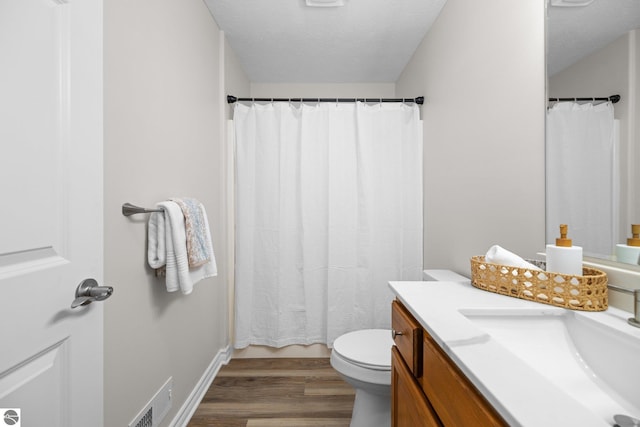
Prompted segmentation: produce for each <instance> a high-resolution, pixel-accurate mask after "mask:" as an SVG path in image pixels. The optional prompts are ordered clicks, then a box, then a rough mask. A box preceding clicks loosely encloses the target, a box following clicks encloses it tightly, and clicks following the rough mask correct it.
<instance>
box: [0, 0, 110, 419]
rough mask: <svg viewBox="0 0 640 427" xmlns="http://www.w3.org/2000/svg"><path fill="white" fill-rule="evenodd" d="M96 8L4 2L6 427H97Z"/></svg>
mask: <svg viewBox="0 0 640 427" xmlns="http://www.w3.org/2000/svg"><path fill="white" fill-rule="evenodd" d="M101 2H102V0H0V408H3V409H2V413H0V426H2V427H4V426H5V425H14V426H23V427H40V426H43V427H50V426H60V427H99V426H102V424H103V421H102V420H103V409H102V397H103V396H102V393H103V392H102V386H103V380H102V376H103V367H102V308H103V304H105V303H108V300H107V301H104V302H94V303H91V304H88V305H85V306H81V307H79V308H75V309H71V308H70V306H71V303H72V301H73V299H74V295H75V289H76V287H77V285H78V284H79V283H80V282H81V281H82V280H83V279H86V278H94V279H96V280H97V281H98V283H99V284H101V285H103V283H102V3H101ZM9 410H15V412H9ZM5 414H6V415H5ZM3 422H4V423H3Z"/></svg>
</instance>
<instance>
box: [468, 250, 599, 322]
mask: <svg viewBox="0 0 640 427" xmlns="http://www.w3.org/2000/svg"><path fill="white" fill-rule="evenodd" d="M529 262H531V263H532V264H535V265H537V266H538V267H540V268H542V270H544V264H545V263H544V262H542V261H529ZM582 274H583V275H582V276H571V275H567V274H559V273H551V272H546V271H536V270H530V269H525V268H518V267H512V266H506V265H500V264H492V263H489V262H486V261H485V260H484V256H474V257H472V258H471V284H472V285H473V286H475V287H476V288H479V289H482V290H485V291H489V292H495V293H497V294H501V295H508V296H510V297H514V298H521V299H525V300H529V301H535V302H540V303H543V304H550V305H555V306H557V307H564V308H569V309H572V310H583V311H604V310H606V309H607V307H608V306H609V304H608V293H607V275H606V274H605V273H604V272H602V271H600V270H597V269H595V268H587V267H584V268H583V269H582Z"/></svg>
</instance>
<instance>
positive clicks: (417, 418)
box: [391, 301, 508, 427]
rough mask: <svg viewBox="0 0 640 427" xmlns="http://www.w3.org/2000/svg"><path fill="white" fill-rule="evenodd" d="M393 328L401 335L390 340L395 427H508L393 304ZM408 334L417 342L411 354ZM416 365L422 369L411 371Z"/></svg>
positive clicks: (409, 317)
mask: <svg viewBox="0 0 640 427" xmlns="http://www.w3.org/2000/svg"><path fill="white" fill-rule="evenodd" d="M391 324H392V328H393V330H394V331H395V332H396V333H397V332H400V333H401V334H402V335H395V336H394V342H395V343H396V345H394V347H393V348H392V351H391V353H392V359H391V425H392V426H393V427H418V426H425V427H430V426H445V427H458V426H474V427H484V426H487V427H489V426H491V427H493V426H505V427H506V426H508V424H507V423H506V422H505V421H504V420H503V419H502V417H501V416H500V415H499V414H498V413H497V412H496V410H495V409H494V408H493V407H492V406H491V405H490V404H489V402H487V400H486V399H485V398H484V397H483V396H482V394H480V392H479V391H478V390H477V389H476V388H475V386H474V385H473V384H471V382H470V381H469V380H468V379H467V377H466V376H465V375H464V374H463V373H462V372H461V371H460V369H459V368H458V367H457V366H456V364H455V363H454V362H453V361H452V360H451V359H450V358H449V356H447V355H446V354H445V352H444V351H443V350H442V349H441V348H440V346H439V345H438V344H437V343H436V342H435V341H434V340H433V338H431V336H430V335H429V334H428V333H427V331H425V330H424V329H423V328H422V327H421V326H420V324H419V323H418V322H417V320H416V319H415V318H414V317H413V316H412V315H411V313H409V311H408V310H407V309H406V308H405V307H404V306H403V305H402V303H400V302H399V301H394V302H393V305H392V318H391ZM414 329H419V331H418V332H416V331H414ZM408 332H409V333H410V334H409V336H410V337H412V338H415V337H419V339H418V340H415V341H414V340H412V342H411V348H409V347H408V346H407V342H408V341H409V340H408V339H407V333H408ZM399 344H400V345H399ZM415 360H418V361H419V363H420V365H421V367H420V369H414V368H413V365H414V362H415ZM416 372H417V374H416Z"/></svg>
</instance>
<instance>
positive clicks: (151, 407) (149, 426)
mask: <svg viewBox="0 0 640 427" xmlns="http://www.w3.org/2000/svg"><path fill="white" fill-rule="evenodd" d="M171 389H173V378H171V377H169V379H168V380H167V382H165V383H164V385H163V386H162V387H161V388H160V390H158V392H157V393H156V394H155V396H153V397H152V398H151V400H150V401H149V402H148V403H147V404H146V405H145V406H144V409H142V410H141V411H140V413H138V415H137V416H136V417H135V418H134V419H133V421H131V422H130V423H129V427H158V425H160V422H161V421H162V419H163V418H164V417H165V415H167V413H168V412H169V409H170V408H171V400H172V399H171Z"/></svg>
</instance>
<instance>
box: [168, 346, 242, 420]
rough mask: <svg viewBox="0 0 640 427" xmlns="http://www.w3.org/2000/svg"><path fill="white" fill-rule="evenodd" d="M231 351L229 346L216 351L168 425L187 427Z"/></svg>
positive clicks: (229, 357)
mask: <svg viewBox="0 0 640 427" xmlns="http://www.w3.org/2000/svg"><path fill="white" fill-rule="evenodd" d="M232 353H233V351H232V349H231V346H226V347H225V348H223V349H221V350H220V351H218V353H217V354H216V356H215V357H214V358H213V360H212V361H211V363H210V364H209V367H208V368H207V370H206V371H205V372H204V374H203V375H202V378H200V381H198V383H197V384H196V386H195V388H194V389H193V391H191V393H190V394H189V397H188V398H187V400H186V401H185V402H184V404H183V405H182V407H181V408H180V410H179V411H178V413H177V414H176V416H175V417H174V418H173V420H172V421H171V423H170V424H169V426H170V427H187V424H188V423H189V420H191V417H192V416H193V414H194V412H196V409H198V405H199V404H200V402H201V401H202V399H203V398H204V395H205V393H206V392H207V390H209V387H210V386H211V383H212V382H213V380H214V379H215V377H216V375H217V374H218V371H220V368H221V367H222V366H224V365H226V364H227V363H229V360H231V355H232Z"/></svg>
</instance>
